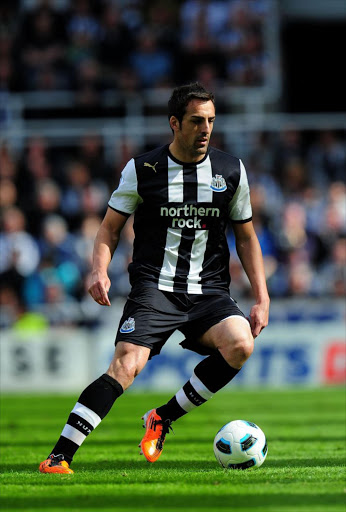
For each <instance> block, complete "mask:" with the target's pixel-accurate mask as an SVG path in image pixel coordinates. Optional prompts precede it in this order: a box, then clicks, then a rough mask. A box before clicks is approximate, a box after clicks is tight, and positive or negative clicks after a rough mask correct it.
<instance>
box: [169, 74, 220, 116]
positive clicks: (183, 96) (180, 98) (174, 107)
mask: <svg viewBox="0 0 346 512" xmlns="http://www.w3.org/2000/svg"><path fill="white" fill-rule="evenodd" d="M195 99H197V100H202V101H212V102H213V103H214V104H215V98H214V94H213V93H212V92H209V91H207V90H206V89H205V88H204V87H203V85H202V84H200V83H199V82H193V83H190V84H186V85H180V86H179V87H176V88H175V89H173V92H172V96H171V97H170V99H169V101H168V119H170V118H171V116H174V117H176V118H177V119H178V121H179V123H181V122H182V120H183V117H184V115H185V112H186V107H187V105H188V104H189V103H190V101H191V100H195Z"/></svg>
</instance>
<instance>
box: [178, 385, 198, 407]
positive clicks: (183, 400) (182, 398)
mask: <svg viewBox="0 0 346 512" xmlns="http://www.w3.org/2000/svg"><path fill="white" fill-rule="evenodd" d="M175 398H176V400H177V402H178V404H179V405H180V407H181V408H182V409H184V411H186V412H190V411H192V409H194V408H195V407H197V406H196V405H195V404H193V403H192V402H191V400H189V399H188V398H187V396H186V395H185V392H184V390H183V388H181V389H179V391H178V393H177V394H176V395H175Z"/></svg>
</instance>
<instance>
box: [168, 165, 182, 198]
mask: <svg viewBox="0 0 346 512" xmlns="http://www.w3.org/2000/svg"><path fill="white" fill-rule="evenodd" d="M183 201H184V171H183V167H182V165H179V164H177V163H175V162H173V160H172V159H171V158H169V157H168V202H169V203H182V202H183Z"/></svg>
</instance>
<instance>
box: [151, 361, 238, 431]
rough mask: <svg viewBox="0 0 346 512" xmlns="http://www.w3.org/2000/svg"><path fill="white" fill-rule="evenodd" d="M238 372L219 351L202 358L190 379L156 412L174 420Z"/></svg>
mask: <svg viewBox="0 0 346 512" xmlns="http://www.w3.org/2000/svg"><path fill="white" fill-rule="evenodd" d="M238 372H239V369H237V368H232V366H230V365H229V364H228V363H227V361H226V360H225V359H224V358H223V357H222V355H221V354H220V352H219V351H217V352H216V353H215V354H212V355H211V356H209V357H206V358H205V359H203V360H202V361H201V362H200V363H198V365H197V366H196V368H195V370H194V373H193V375H192V377H191V378H190V380H188V381H187V382H186V384H185V385H184V386H183V387H182V388H181V389H180V390H179V391H178V393H176V394H175V396H174V397H173V398H171V399H170V400H169V401H168V402H167V403H166V404H165V405H163V406H161V407H158V408H157V409H156V412H157V414H158V415H159V416H161V418H162V419H163V420H167V419H169V420H170V421H175V420H177V419H178V418H180V417H181V416H184V414H186V413H188V412H190V411H192V409H195V408H196V407H198V406H200V405H202V404H204V402H206V401H207V400H209V399H210V398H212V396H213V395H214V394H215V393H216V392H217V391H219V390H220V389H222V388H223V387H224V386H226V384H228V383H229V382H230V381H231V380H232V379H233V378H234V377H235V376H236V375H237V373H238Z"/></svg>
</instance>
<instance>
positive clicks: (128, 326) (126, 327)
mask: <svg viewBox="0 0 346 512" xmlns="http://www.w3.org/2000/svg"><path fill="white" fill-rule="evenodd" d="M135 326H136V323H135V319H134V318H132V317H129V318H128V319H127V320H125V322H124V323H123V325H122V326H121V327H120V332H122V333H125V334H126V333H128V332H133V331H134V330H135V328H136V327H135Z"/></svg>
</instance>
